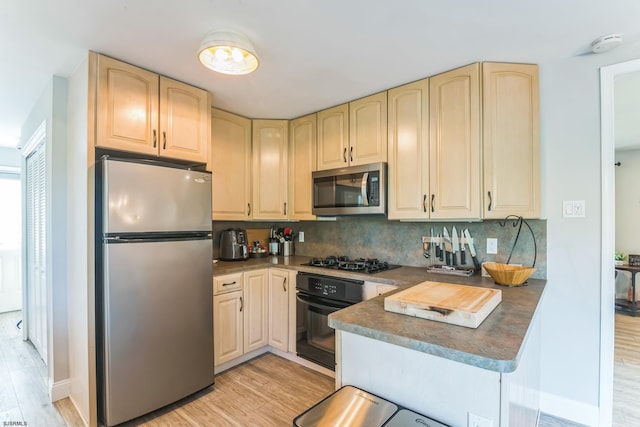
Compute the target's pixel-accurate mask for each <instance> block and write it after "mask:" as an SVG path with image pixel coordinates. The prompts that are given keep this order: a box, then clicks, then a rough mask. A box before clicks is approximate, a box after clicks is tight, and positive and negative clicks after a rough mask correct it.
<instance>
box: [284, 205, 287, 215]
mask: <svg viewBox="0 0 640 427" xmlns="http://www.w3.org/2000/svg"><path fill="white" fill-rule="evenodd" d="M284 214H285V215H286V214H287V202H284Z"/></svg>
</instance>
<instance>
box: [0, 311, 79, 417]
mask: <svg viewBox="0 0 640 427" xmlns="http://www.w3.org/2000/svg"><path fill="white" fill-rule="evenodd" d="M21 319H22V313H21V312H20V311H12V312H9V313H3V314H0V425H11V424H9V423H10V422H12V421H13V422H26V423H28V425H29V426H46V427H58V426H65V425H66V423H65V420H64V419H63V418H62V416H61V415H60V413H59V412H58V411H57V410H56V408H55V406H54V405H52V404H51V403H50V402H49V395H48V393H47V381H48V380H47V367H46V366H45V364H44V362H43V361H42V359H41V358H40V355H39V354H38V352H37V351H36V349H35V348H34V347H33V345H31V343H30V342H28V341H23V340H22V330H21V329H19V328H18V327H17V326H16V325H17V323H18V322H19V321H20V320H21ZM5 423H7V424H5Z"/></svg>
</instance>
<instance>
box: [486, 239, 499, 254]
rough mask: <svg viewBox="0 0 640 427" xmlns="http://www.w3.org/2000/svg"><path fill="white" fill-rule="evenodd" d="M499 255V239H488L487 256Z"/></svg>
mask: <svg viewBox="0 0 640 427" xmlns="http://www.w3.org/2000/svg"><path fill="white" fill-rule="evenodd" d="M497 253H498V239H495V238H491V237H490V238H488V239H487V254H497Z"/></svg>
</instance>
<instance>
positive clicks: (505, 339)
mask: <svg viewBox="0 0 640 427" xmlns="http://www.w3.org/2000/svg"><path fill="white" fill-rule="evenodd" d="M308 260H309V258H308V257H304V256H295V257H288V258H286V257H269V258H261V259H251V260H248V261H246V262H218V263H216V265H215V267H214V276H221V275H228V274H231V273H237V272H241V271H250V270H254V269H264V268H276V269H288V270H292V272H293V271H295V272H317V271H318V269H317V267H311V266H304V265H301V264H303V263H307V262H308ZM331 275H332V276H339V277H344V278H352V279H361V280H366V281H367V282H369V283H378V284H384V285H393V286H398V287H399V288H398V291H400V290H403V289H407V288H409V287H411V286H413V285H415V284H418V283H421V282H423V281H425V280H432V281H440V282H448V283H456V284H462V285H474V286H481V287H487V288H494V289H500V290H501V291H502V302H501V303H500V304H499V305H498V306H497V307H496V308H495V310H493V312H492V313H491V314H490V315H489V316H488V317H487V318H486V319H485V320H484V322H483V323H482V324H481V325H480V326H479V327H478V328H476V329H472V328H466V327H462V326H455V325H449V324H445V323H441V322H436V321H430V320H425V319H420V318H416V317H411V316H406V315H402V314H396V313H391V312H387V311H385V310H384V298H385V296H388V295H390V294H391V293H387V294H385V295H382V296H378V297H375V298H372V299H369V300H367V301H364V302H361V303H359V304H356V305H353V306H350V307H347V308H345V309H342V310H340V311H338V312H336V313H333V314H331V315H330V316H329V326H331V327H332V328H334V329H335V330H336V340H337V343H336V344H337V348H336V364H337V365H336V386H338V387H339V386H340V385H346V384H350V385H354V386H356V387H359V388H362V389H364V390H367V391H369V392H371V393H374V394H377V395H379V396H381V397H383V398H386V399H389V400H391V401H394V402H397V403H399V404H401V405H403V406H406V407H408V408H410V409H413V410H415V411H416V412H419V413H423V414H425V415H427V416H430V417H432V418H434V419H437V420H439V421H441V422H443V423H446V424H448V425H451V426H467V422H468V421H467V417H468V413H471V414H474V415H478V416H480V417H482V418H485V419H488V420H491V421H492V422H493V424H492V425H493V426H494V427H498V426H509V425H511V426H513V425H518V426H534V425H536V419H537V416H538V411H539V357H540V356H539V355H540V329H539V325H540V321H539V316H540V315H539V313H540V306H541V302H542V299H543V295H544V288H545V284H546V281H545V280H538V279H530V280H529V283H528V285H527V286H521V287H513V288H509V287H504V286H498V285H495V284H494V283H493V280H492V279H490V278H484V277H480V276H479V275H478V276H473V277H458V276H447V275H439V274H430V273H427V271H426V269H425V268H419V267H401V268H398V269H394V270H389V271H385V272H381V273H378V274H375V275H365V274H360V273H351V272H344V271H333V270H332V272H331ZM392 292H393V291H392ZM291 297H293V298H295V297H294V294H293V293H291ZM291 308H292V309H293V307H291ZM276 354H278V353H276Z"/></svg>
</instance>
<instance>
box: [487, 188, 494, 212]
mask: <svg viewBox="0 0 640 427" xmlns="http://www.w3.org/2000/svg"><path fill="white" fill-rule="evenodd" d="M487 195H488V196H489V207H488V208H487V210H488V211H489V212H491V204H492V203H493V200H492V199H491V191H487Z"/></svg>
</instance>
